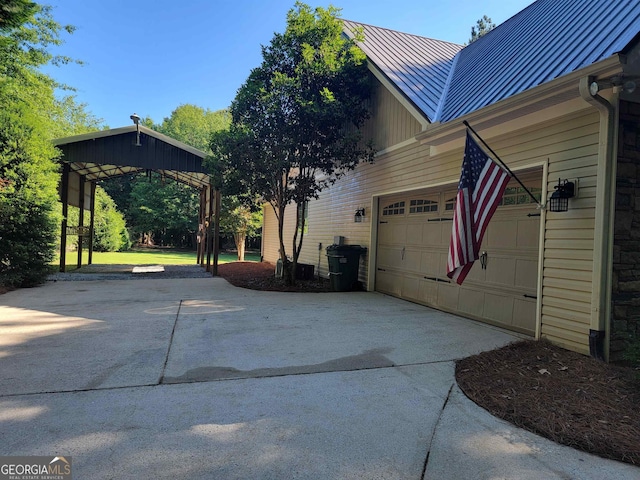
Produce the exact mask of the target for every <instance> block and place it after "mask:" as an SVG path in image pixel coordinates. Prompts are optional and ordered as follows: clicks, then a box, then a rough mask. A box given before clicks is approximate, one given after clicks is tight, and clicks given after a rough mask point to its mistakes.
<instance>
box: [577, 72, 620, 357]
mask: <svg viewBox="0 0 640 480" xmlns="http://www.w3.org/2000/svg"><path fill="white" fill-rule="evenodd" d="M594 80H595V79H594V78H593V77H583V78H581V79H580V96H581V97H582V98H583V99H584V100H585V101H586V102H588V103H589V104H591V105H593V106H594V107H595V108H597V109H598V111H599V112H600V130H599V131H600V139H599V146H598V167H597V177H596V211H595V229H594V232H595V234H594V239H593V276H592V282H591V283H592V293H591V321H590V330H589V353H590V355H591V356H592V357H594V358H597V359H600V360H605V359H606V358H607V357H608V356H609V355H608V354H609V348H608V345H605V338H606V336H607V333H608V328H607V326H608V323H609V322H608V320H609V318H610V316H611V301H610V299H611V288H612V263H613V259H612V257H613V242H612V235H613V217H614V214H615V204H614V200H615V196H614V195H613V192H615V181H616V178H615V171H616V162H615V158H614V151H615V143H614V138H615V137H614V134H615V123H614V122H615V108H614V107H613V105H611V103H609V101H607V100H606V99H605V98H603V97H601V96H600V95H598V93H597V92H596V93H595V94H592V93H591V91H590V88H589V87H590V85H591V83H592V82H593V81H594Z"/></svg>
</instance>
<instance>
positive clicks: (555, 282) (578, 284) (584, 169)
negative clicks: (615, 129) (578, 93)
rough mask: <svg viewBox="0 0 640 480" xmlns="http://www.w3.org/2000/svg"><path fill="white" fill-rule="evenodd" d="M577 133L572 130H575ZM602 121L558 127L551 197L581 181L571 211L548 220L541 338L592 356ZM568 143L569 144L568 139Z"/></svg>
mask: <svg viewBox="0 0 640 480" xmlns="http://www.w3.org/2000/svg"><path fill="white" fill-rule="evenodd" d="M570 127H572V128H570ZM598 127H599V117H598V115H597V113H596V112H595V111H594V112H593V113H591V112H589V114H588V115H584V116H580V117H578V118H575V119H574V120H573V121H571V122H567V124H563V123H561V124H558V125H557V126H556V127H555V128H554V130H556V135H555V137H556V138H557V139H558V140H560V141H558V142H557V143H556V145H555V146H554V149H555V150H556V151H555V152H553V153H552V157H551V159H550V163H549V178H548V181H549V183H548V188H549V192H552V191H553V187H554V185H556V184H557V182H558V178H562V179H569V180H572V179H579V184H578V187H579V190H578V197H577V198H575V199H572V200H570V201H569V211H568V212H564V213H552V212H548V213H547V217H546V230H545V250H544V272H543V275H544V276H543V290H542V293H543V298H542V326H541V334H542V336H543V337H547V338H548V339H550V340H551V341H553V342H554V343H557V344H560V345H562V346H564V347H566V348H569V349H571V350H575V351H578V352H581V353H584V354H588V353H589V326H590V319H591V293H592V283H591V282H592V278H593V254H594V253H593V246H594V245H593V239H594V235H595V234H597V233H596V232H595V230H594V228H595V205H596V198H595V195H596V188H595V187H596V171H597V164H598V142H599V135H598ZM563 135H565V136H566V137H567V138H566V140H565V141H564V142H563V141H561V140H562V136H563Z"/></svg>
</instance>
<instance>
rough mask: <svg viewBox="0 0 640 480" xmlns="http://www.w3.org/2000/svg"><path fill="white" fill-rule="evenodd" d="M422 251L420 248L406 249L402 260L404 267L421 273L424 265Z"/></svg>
mask: <svg viewBox="0 0 640 480" xmlns="http://www.w3.org/2000/svg"><path fill="white" fill-rule="evenodd" d="M421 260H422V252H421V251H420V250H414V249H408V248H407V249H406V250H405V253H404V259H403V261H402V268H403V270H406V271H408V272H412V273H420V272H421V266H422V262H421Z"/></svg>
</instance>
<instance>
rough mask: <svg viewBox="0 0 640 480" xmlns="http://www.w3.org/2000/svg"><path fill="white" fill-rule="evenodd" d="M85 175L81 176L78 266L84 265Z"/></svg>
mask: <svg viewBox="0 0 640 480" xmlns="http://www.w3.org/2000/svg"><path fill="white" fill-rule="evenodd" d="M85 181H86V179H85V177H84V176H81V177H80V198H79V201H78V203H79V206H80V213H79V214H78V268H80V267H82V240H83V238H82V237H83V235H82V234H83V233H84V232H83V231H82V227H84V184H85Z"/></svg>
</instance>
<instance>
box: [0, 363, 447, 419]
mask: <svg viewBox="0 0 640 480" xmlns="http://www.w3.org/2000/svg"><path fill="white" fill-rule="evenodd" d="M363 355H366V352H365V354H360V355H352V356H349V357H343V358H341V359H336V360H329V361H328V362H323V363H319V364H316V365H304V366H300V367H281V368H260V369H255V370H244V371H243V370H237V369H234V368H228V367H202V368H204V369H207V368H213V369H221V370H222V369H226V370H230V371H232V372H240V373H244V374H245V375H244V376H235V377H221V378H215V379H207V380H197V379H186V378H185V379H183V377H184V375H181V376H180V377H166V378H164V381H163V382H162V383H157V382H156V383H141V384H137V385H119V386H112V387H97V388H78V389H70V390H47V391H42V392H23V393H6V394H0V399H1V398H12V397H27V396H33V395H48V394H63V393H83V392H103V391H109V390H123V389H127V388H149V387H151V388H153V387H159V386H163V385H167V386H168V385H179V384H183V383H198V382H219V381H235V380H249V379H259V378H269V377H284V376H291V375H313V374H322V373H341V372H357V371H364V370H377V369H385V368H401V367H411V366H419V365H431V364H434V363H442V362H441V361H435V362H423V363H407V364H394V363H393V362H391V360H389V359H388V358H387V357H385V356H384V355H380V358H381V359H384V360H383V362H384V363H382V364H379V365H371V364H370V365H364V366H362V365H361V366H359V367H358V366H356V365H352V367H351V368H338V367H339V364H336V365H335V367H334V368H330V369H323V368H322V366H323V365H324V366H331V365H333V364H335V362H340V361H344V360H345V359H356V358H359V357H360V358H362V357H363ZM386 362H388V363H386ZM343 365H344V364H343ZM325 368H326V367H325ZM289 369H291V370H290V371H289ZM294 369H295V370H294ZM194 370H199V369H194ZM187 373H189V372H187ZM250 373H253V374H254V375H255V376H249V375H247V374H250ZM260 373H264V374H263V375H259V374H260ZM256 374H258V375H256ZM185 375H186V374H185ZM179 379H182V380H181V381H180V380H179ZM451 388H453V384H452V385H451ZM449 392H451V389H450V390H449ZM447 399H448V396H447ZM445 405H446V402H445ZM443 408H444V406H443Z"/></svg>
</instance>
